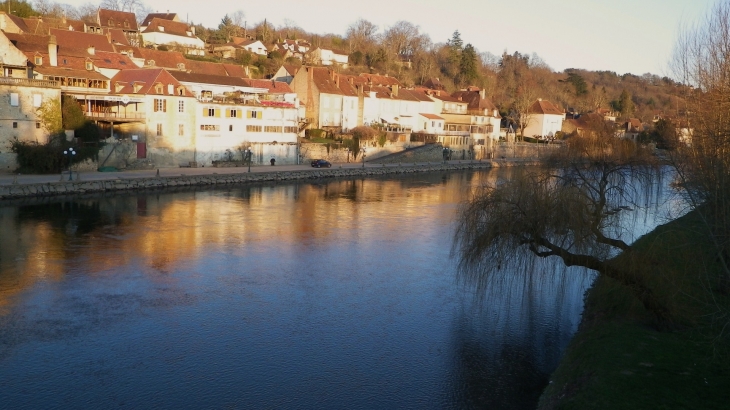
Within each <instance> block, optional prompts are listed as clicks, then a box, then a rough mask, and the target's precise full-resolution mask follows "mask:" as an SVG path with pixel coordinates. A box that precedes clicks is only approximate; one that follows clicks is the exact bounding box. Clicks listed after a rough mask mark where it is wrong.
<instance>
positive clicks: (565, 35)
mask: <svg viewBox="0 0 730 410" xmlns="http://www.w3.org/2000/svg"><path fill="white" fill-rule="evenodd" d="M85 1H88V0H71V1H70V3H72V4H75V5H77V4H80V3H82V2H85ZM76 2H78V3H76ZM146 3H147V4H148V5H150V6H151V7H152V8H153V9H156V10H158V11H166V10H170V11H171V12H177V13H178V14H179V15H180V16H181V17H182V18H185V16H188V18H189V19H190V20H192V21H194V22H196V23H197V22H200V23H202V24H203V25H206V26H217V25H218V23H219V22H220V19H221V18H222V17H223V15H224V14H226V13H232V12H234V11H236V10H243V11H244V13H245V14H246V20H247V21H248V22H249V23H251V22H258V21H260V20H263V19H264V18H267V19H268V21H270V22H272V23H273V24H274V25H276V26H279V25H282V24H283V23H284V21H285V20H291V21H293V22H295V23H296V24H297V25H298V26H300V27H302V28H303V29H305V30H307V31H309V32H315V33H327V32H331V33H337V34H344V33H345V30H346V29H347V26H348V25H349V24H351V23H352V22H354V21H356V20H357V19H358V18H364V19H366V20H370V21H371V22H373V23H375V24H376V25H378V26H379V27H380V28H381V29H382V28H387V27H388V26H390V25H392V24H393V23H395V22H396V21H398V20H407V21H410V22H411V23H413V24H415V25H417V26H419V27H420V29H421V30H422V31H423V32H425V33H427V34H428V35H429V36H430V37H431V40H432V41H433V42H443V41H446V40H447V39H448V38H449V37H451V33H453V31H454V30H456V29H458V30H459V31H460V32H461V37H462V39H463V40H464V42H465V43H472V44H473V45H474V46H475V47H477V48H478V49H479V50H480V51H489V52H491V53H493V54H496V55H501V54H502V52H503V51H504V50H508V51H509V52H510V53H511V52H514V51H520V52H522V53H528V54H531V53H533V52H536V53H537V54H539V55H540V57H542V59H543V60H545V62H547V63H548V64H549V65H550V66H551V67H552V68H553V69H554V70H563V69H565V68H569V67H575V68H585V69H590V70H611V71H616V72H618V73H619V74H623V73H626V72H631V73H634V74H639V75H640V74H643V73H646V72H651V73H653V74H659V75H667V74H669V73H668V71H667V68H666V67H667V61H668V59H669V56H670V54H671V51H672V47H673V44H674V41H675V38H676V33H677V30H678V28H679V26H680V24H681V23H687V22H693V21H695V20H697V19H698V18H700V17H701V16H703V15H704V14H705V13H706V12H707V10H708V9H709V8H710V7H711V6H712V4H714V3H715V0H600V1H599V0H500V1H497V0H461V1H453V0H451V1H449V0H365V1H362V2H351V1H343V0H275V1H271V2H266V1H249V0H244V1H226V0H203V1H200V0H195V1H191V0H147V1H146Z"/></svg>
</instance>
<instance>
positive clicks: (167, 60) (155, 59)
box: [130, 48, 188, 70]
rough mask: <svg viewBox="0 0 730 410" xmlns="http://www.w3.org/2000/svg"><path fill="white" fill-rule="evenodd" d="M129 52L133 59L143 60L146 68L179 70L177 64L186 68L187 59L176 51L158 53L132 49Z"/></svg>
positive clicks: (156, 51) (148, 49) (147, 49)
mask: <svg viewBox="0 0 730 410" xmlns="http://www.w3.org/2000/svg"><path fill="white" fill-rule="evenodd" d="M130 50H131V51H132V52H133V54H134V56H135V57H138V58H144V64H145V65H146V66H152V67H166V68H172V69H175V70H179V69H180V68H179V66H178V64H183V65H185V68H187V62H188V59H186V58H185V56H183V54H182V53H180V52H177V51H159V50H153V49H150V48H133V49H130Z"/></svg>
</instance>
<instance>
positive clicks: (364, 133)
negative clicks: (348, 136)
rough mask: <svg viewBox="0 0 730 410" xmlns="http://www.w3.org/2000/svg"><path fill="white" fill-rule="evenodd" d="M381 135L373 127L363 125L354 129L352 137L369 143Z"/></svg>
mask: <svg viewBox="0 0 730 410" xmlns="http://www.w3.org/2000/svg"><path fill="white" fill-rule="evenodd" d="M378 135H379V131H378V130H376V129H375V128H373V127H368V126H366V125H361V126H359V127H355V128H353V129H352V136H353V137H354V138H357V139H359V140H362V141H368V140H372V139H374V138H375V137H376V136H378Z"/></svg>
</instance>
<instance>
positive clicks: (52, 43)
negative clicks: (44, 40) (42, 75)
mask: <svg viewBox="0 0 730 410" xmlns="http://www.w3.org/2000/svg"><path fill="white" fill-rule="evenodd" d="M48 64H50V65H51V67H56V66H58V44H57V42H56V36H54V35H51V36H50V37H48Z"/></svg>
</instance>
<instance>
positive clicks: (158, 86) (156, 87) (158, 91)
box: [155, 84, 162, 94]
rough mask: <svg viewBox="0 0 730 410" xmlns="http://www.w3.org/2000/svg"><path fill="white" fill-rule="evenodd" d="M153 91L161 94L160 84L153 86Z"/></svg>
mask: <svg viewBox="0 0 730 410" xmlns="http://www.w3.org/2000/svg"><path fill="white" fill-rule="evenodd" d="M155 92H156V93H157V94H162V84H157V85H156V86H155Z"/></svg>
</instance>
